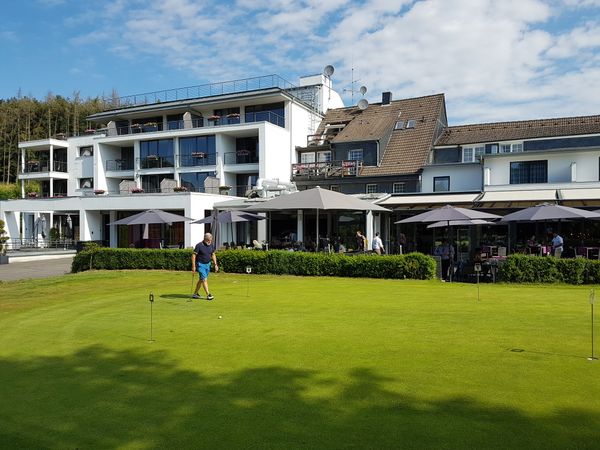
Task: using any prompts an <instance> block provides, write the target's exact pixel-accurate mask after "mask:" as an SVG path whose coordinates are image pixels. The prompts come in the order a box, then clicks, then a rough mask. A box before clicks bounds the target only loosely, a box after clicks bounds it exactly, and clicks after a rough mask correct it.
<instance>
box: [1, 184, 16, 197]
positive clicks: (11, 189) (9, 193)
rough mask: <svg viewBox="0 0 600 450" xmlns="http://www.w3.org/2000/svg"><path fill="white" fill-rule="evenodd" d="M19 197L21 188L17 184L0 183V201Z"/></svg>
mask: <svg viewBox="0 0 600 450" xmlns="http://www.w3.org/2000/svg"><path fill="white" fill-rule="evenodd" d="M20 197H21V187H20V186H19V185H18V184H8V183H0V200H8V199H11V198H20Z"/></svg>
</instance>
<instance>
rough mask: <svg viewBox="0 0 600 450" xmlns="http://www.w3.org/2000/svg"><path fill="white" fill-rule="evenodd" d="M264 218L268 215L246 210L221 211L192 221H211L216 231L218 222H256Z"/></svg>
mask: <svg viewBox="0 0 600 450" xmlns="http://www.w3.org/2000/svg"><path fill="white" fill-rule="evenodd" d="M264 219H266V217H264V216H260V215H258V214H254V213H251V212H246V211H221V212H219V213H218V214H216V215H215V214H214V212H213V214H211V215H210V216H208V217H205V218H204V219H199V220H194V221H193V222H192V223H210V224H212V225H211V228H212V229H213V230H215V231H216V230H217V226H218V224H221V223H230V224H234V223H237V222H256V221H259V220H264ZM231 235H232V236H233V225H231ZM216 241H217V237H216V236H215V242H216Z"/></svg>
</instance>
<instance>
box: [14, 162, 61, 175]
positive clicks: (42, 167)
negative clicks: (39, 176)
mask: <svg viewBox="0 0 600 450" xmlns="http://www.w3.org/2000/svg"><path fill="white" fill-rule="evenodd" d="M50 167H52V169H51V170H52V171H54V172H65V173H66V172H67V162H66V161H54V162H53V163H52V164H50V163H49V161H28V162H27V163H25V170H24V172H23V173H40V172H50Z"/></svg>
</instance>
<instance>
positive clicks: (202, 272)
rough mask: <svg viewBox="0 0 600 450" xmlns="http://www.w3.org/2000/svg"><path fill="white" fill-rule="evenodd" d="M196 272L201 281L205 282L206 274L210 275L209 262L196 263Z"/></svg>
mask: <svg viewBox="0 0 600 450" xmlns="http://www.w3.org/2000/svg"><path fill="white" fill-rule="evenodd" d="M196 270H197V271H198V275H199V276H200V279H201V280H207V279H208V274H209V273H210V262H207V263H206V264H204V263H196Z"/></svg>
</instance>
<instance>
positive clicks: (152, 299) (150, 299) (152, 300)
mask: <svg viewBox="0 0 600 450" xmlns="http://www.w3.org/2000/svg"><path fill="white" fill-rule="evenodd" d="M148 300H149V301H150V340H149V342H154V339H152V305H153V304H154V293H152V292H150V295H149V296H148Z"/></svg>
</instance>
